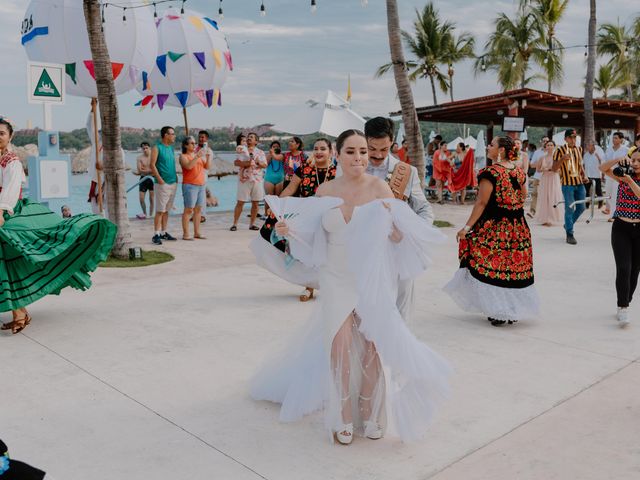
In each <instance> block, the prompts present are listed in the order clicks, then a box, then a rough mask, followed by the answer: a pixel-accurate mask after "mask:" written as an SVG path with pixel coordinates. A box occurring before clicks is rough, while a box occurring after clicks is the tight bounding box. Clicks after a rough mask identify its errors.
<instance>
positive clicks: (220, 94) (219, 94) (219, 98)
mask: <svg viewBox="0 0 640 480" xmlns="http://www.w3.org/2000/svg"><path fill="white" fill-rule="evenodd" d="M218 106H219V107H221V106H222V92H221V91H220V90H218Z"/></svg>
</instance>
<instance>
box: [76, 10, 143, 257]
mask: <svg viewBox="0 0 640 480" xmlns="http://www.w3.org/2000/svg"><path fill="white" fill-rule="evenodd" d="M100 5H101V4H100V2H99V0H83V7H84V17H85V21H86V23H87V33H88V35H89V45H90V47H91V57H92V59H93V66H94V71H95V77H96V86H97V89H98V106H99V107H100V119H101V120H102V154H103V169H104V174H105V184H106V188H105V190H106V191H105V196H106V200H107V212H108V214H109V220H111V221H112V222H113V223H115V224H116V226H117V227H118V234H117V236H116V241H115V244H114V246H113V250H112V251H111V253H112V255H114V256H115V257H118V258H126V257H127V256H128V249H129V247H130V245H131V232H130V231H129V216H128V214H127V189H126V185H125V179H124V174H125V164H124V158H123V157H122V149H121V145H120V120H119V118H118V99H117V97H116V90H115V86H114V84H113V73H112V70H111V60H110V58H109V51H108V50H107V43H106V41H105V37H104V32H103V31H102V23H101V15H100ZM96 148H97V146H96Z"/></svg>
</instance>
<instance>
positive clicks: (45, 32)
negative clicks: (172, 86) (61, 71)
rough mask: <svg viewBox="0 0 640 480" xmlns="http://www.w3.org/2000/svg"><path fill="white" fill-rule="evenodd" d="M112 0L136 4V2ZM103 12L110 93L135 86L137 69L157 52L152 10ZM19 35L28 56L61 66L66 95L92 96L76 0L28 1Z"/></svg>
mask: <svg viewBox="0 0 640 480" xmlns="http://www.w3.org/2000/svg"><path fill="white" fill-rule="evenodd" d="M117 3H118V5H121V6H123V7H126V6H131V5H140V1H139V0H119V1H118V2H117ZM103 12H104V23H103V24H102V26H103V29H104V34H105V38H106V42H107V48H108V50H109V57H110V59H111V64H112V70H113V74H114V80H115V82H114V83H115V88H116V93H117V94H121V93H124V92H126V91H129V90H131V89H132V88H134V87H135V85H136V84H137V83H138V82H139V79H140V76H141V72H142V71H145V70H149V69H150V68H153V65H154V62H155V59H156V52H157V50H158V38H157V34H156V28H155V23H154V21H153V9H152V8H150V7H148V8H147V7H145V8H132V9H127V10H122V9H121V8H117V7H115V6H106V7H105V8H104V10H103ZM123 17H126V20H124V19H123ZM21 33H22V44H23V46H24V48H25V50H26V52H27V56H28V58H29V60H31V61H40V62H50V63H63V64H65V65H66V72H67V81H66V88H67V93H69V94H71V95H77V96H82V97H91V98H93V97H97V95H98V92H97V89H96V82H95V79H94V75H93V61H92V59H91V49H90V47H89V37H88V34H87V27H86V22H85V18H84V11H83V9H82V0H32V1H31V3H30V4H29V7H28V8H27V12H26V13H25V18H24V21H23V23H22V29H21Z"/></svg>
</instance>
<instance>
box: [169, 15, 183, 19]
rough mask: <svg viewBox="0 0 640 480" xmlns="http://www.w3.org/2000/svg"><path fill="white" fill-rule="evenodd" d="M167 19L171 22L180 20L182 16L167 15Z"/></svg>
mask: <svg viewBox="0 0 640 480" xmlns="http://www.w3.org/2000/svg"><path fill="white" fill-rule="evenodd" d="M167 18H168V19H169V20H180V16H179V15H167Z"/></svg>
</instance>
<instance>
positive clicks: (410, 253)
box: [251, 130, 450, 444]
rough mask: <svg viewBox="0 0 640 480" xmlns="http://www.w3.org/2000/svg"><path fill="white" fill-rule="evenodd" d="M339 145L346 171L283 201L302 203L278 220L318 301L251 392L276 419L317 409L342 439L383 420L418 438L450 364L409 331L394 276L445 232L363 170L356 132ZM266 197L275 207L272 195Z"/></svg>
mask: <svg viewBox="0 0 640 480" xmlns="http://www.w3.org/2000/svg"><path fill="white" fill-rule="evenodd" d="M336 143H337V151H338V161H339V163H340V166H341V168H342V172H343V175H342V176H341V177H339V178H337V179H335V180H332V181H330V182H327V183H324V184H323V185H322V186H321V187H320V188H319V189H318V192H317V195H316V198H315V199H314V198H311V199H288V201H289V202H293V203H296V202H297V203H298V204H299V205H300V204H301V202H305V203H304V206H305V207H306V211H304V212H303V213H302V216H304V217H305V223H306V225H304V226H303V225H302V223H301V222H298V223H296V221H295V217H296V214H292V213H291V212H289V213H287V212H281V213H280V214H281V215H282V217H281V218H287V220H286V221H283V220H282V219H281V220H280V221H279V222H278V224H276V231H277V233H278V235H280V236H283V237H286V238H287V240H288V241H289V243H290V248H291V254H292V256H294V257H295V258H297V259H299V260H301V261H302V262H303V263H305V264H307V265H309V266H314V267H315V266H317V267H319V272H320V277H319V282H320V286H321V290H320V291H321V295H320V302H318V305H317V306H316V308H315V310H314V313H313V315H312V318H311V320H310V322H309V323H308V325H306V326H305V329H304V330H303V331H301V332H300V333H299V334H298V335H297V336H295V337H294V339H293V340H292V342H291V343H290V347H289V348H288V349H287V350H286V351H285V352H284V354H283V355H281V356H280V357H279V358H278V359H276V360H275V361H273V362H271V363H268V364H267V365H265V367H263V368H262V369H261V371H260V372H258V374H257V375H256V376H255V378H254V380H253V382H252V388H251V393H252V396H253V397H254V398H255V399H257V400H270V401H273V402H277V403H281V404H282V408H281V411H280V419H281V420H282V421H293V420H297V419H299V418H300V417H302V416H303V415H305V414H308V413H311V412H313V411H316V410H320V409H324V412H325V425H326V427H327V428H328V430H329V431H331V432H332V434H333V435H335V438H336V439H337V440H338V442H340V443H342V444H349V443H351V441H352V440H353V435H354V433H357V434H360V435H362V436H364V437H368V438H370V439H379V438H381V437H382V436H383V435H384V433H385V431H387V428H388V427H392V428H393V430H394V433H397V434H398V435H399V436H400V438H401V439H402V440H416V439H419V438H421V437H422V436H424V434H425V433H426V429H427V427H428V425H429V422H430V420H431V417H432V414H433V411H434V407H435V404H436V402H437V400H439V399H441V398H442V397H443V396H444V395H445V394H446V391H447V377H448V375H449V372H450V368H449V366H448V364H447V362H446V361H445V360H444V359H442V358H441V357H440V356H439V355H437V354H436V353H434V352H433V351H431V350H430V349H429V348H428V347H427V346H426V345H424V344H423V343H421V342H420V341H418V340H417V339H416V338H415V337H414V336H413V334H412V333H411V332H410V331H409V330H408V329H407V327H406V325H405V324H404V322H403V320H402V317H401V316H400V313H399V312H398V309H397V307H396V302H395V300H396V293H397V282H398V280H399V279H406V278H412V277H414V276H416V275H417V274H419V273H421V272H422V271H424V269H426V267H427V265H428V263H429V259H428V256H427V253H428V252H427V250H428V249H429V243H431V242H439V241H442V239H443V236H442V234H441V233H439V232H438V231H437V229H435V228H433V227H431V226H430V225H428V224H427V223H426V222H425V221H424V220H422V219H421V218H419V217H418V216H417V215H415V213H414V212H413V211H412V210H411V209H410V208H409V207H408V206H407V205H406V204H405V203H404V202H401V201H399V200H395V199H394V198H393V194H392V192H391V189H390V188H389V186H388V185H387V184H386V183H385V182H384V181H383V180H380V179H378V178H376V177H374V176H371V175H368V174H366V173H365V170H366V167H367V151H368V149H367V143H366V140H365V138H364V135H363V134H362V133H361V132H358V131H356V130H348V131H346V132H343V133H342V134H341V135H340V136H339V137H338V139H337V142H336ZM318 197H320V198H318ZM268 200H270V201H272V202H273V204H274V205H273V207H272V208H274V212H277V211H278V205H276V202H277V201H278V199H276V198H273V197H272V198H270V199H268ZM310 202H311V203H310ZM290 205H291V204H290ZM336 206H337V208H336ZM280 207H282V205H280ZM292 208H293V207H292ZM281 209H282V208H280V210H281ZM298 213H299V212H298Z"/></svg>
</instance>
